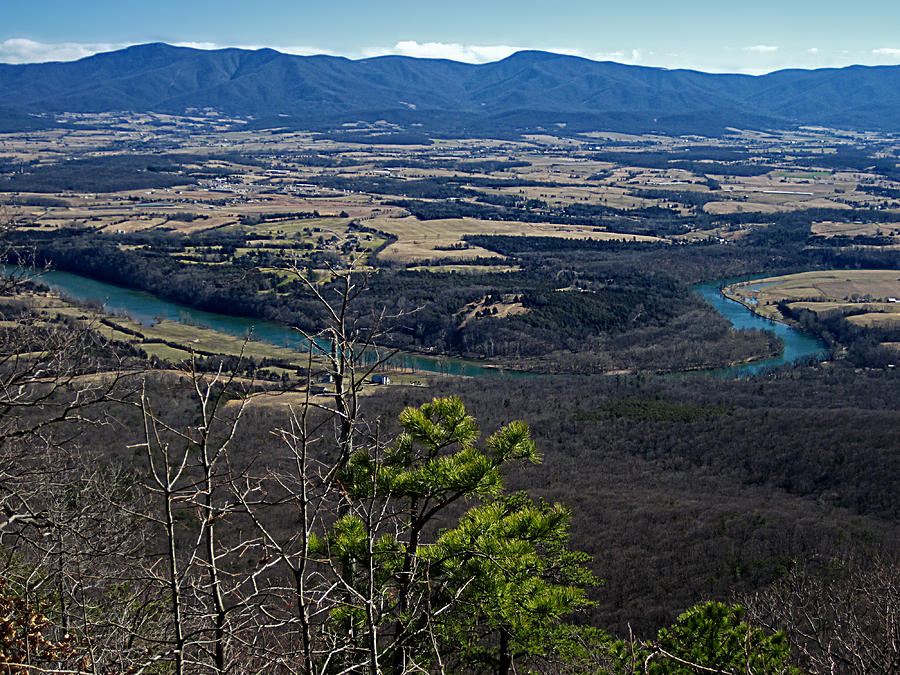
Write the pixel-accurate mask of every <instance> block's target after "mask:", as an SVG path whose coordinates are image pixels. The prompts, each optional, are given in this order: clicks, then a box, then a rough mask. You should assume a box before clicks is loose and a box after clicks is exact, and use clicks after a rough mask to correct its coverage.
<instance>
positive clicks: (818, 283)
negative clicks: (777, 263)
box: [727, 270, 900, 327]
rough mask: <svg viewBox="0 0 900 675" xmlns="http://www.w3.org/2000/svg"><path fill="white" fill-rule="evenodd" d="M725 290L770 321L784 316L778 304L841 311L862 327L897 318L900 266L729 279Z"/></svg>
mask: <svg viewBox="0 0 900 675" xmlns="http://www.w3.org/2000/svg"><path fill="white" fill-rule="evenodd" d="M727 293H728V294H729V296H730V297H732V298H734V299H736V300H738V301H740V302H742V303H744V304H745V305H747V306H748V307H751V308H752V309H753V310H754V311H756V312H757V313H759V314H761V315H763V316H766V317H768V318H771V319H775V320H783V319H784V316H783V315H782V313H781V311H779V309H778V305H779V303H784V304H786V305H787V306H788V307H790V308H791V309H795V310H799V309H803V310H808V311H810V312H813V313H815V314H817V315H822V316H829V315H835V314H837V315H841V316H846V318H847V320H848V321H850V322H851V323H853V324H856V325H858V326H862V327H873V326H889V325H893V324H896V323H898V322H900V270H839V271H817V272H804V273H800V274H791V275H787V276H779V277H769V278H765V279H757V280H754V281H751V282H744V283H738V284H734V285H732V286H730V287H729V288H728V289H727Z"/></svg>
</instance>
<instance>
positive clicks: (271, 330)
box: [4, 266, 826, 378]
mask: <svg viewBox="0 0 900 675" xmlns="http://www.w3.org/2000/svg"><path fill="white" fill-rule="evenodd" d="M5 267H6V266H4V268H5ZM40 276H41V281H43V282H44V283H45V284H47V285H48V286H50V287H51V288H53V289H54V290H56V291H58V292H59V293H60V294H62V295H64V296H67V297H70V298H73V299H75V300H80V301H95V302H98V303H101V304H102V306H103V310H104V311H105V312H107V313H109V314H118V315H122V316H127V317H129V318H130V319H132V320H134V321H137V322H139V323H141V324H142V325H152V324H153V323H156V322H157V321H159V320H160V319H165V320H169V321H178V322H181V323H188V324H193V325H197V326H203V327H206V328H211V329H213V330H216V331H219V332H221V333H225V334H227V335H233V336H237V337H244V336H246V335H247V333H248V332H249V331H250V329H251V328H252V329H253V338H254V339H255V340H258V341H260V342H265V343H268V344H273V345H277V346H279V347H289V348H292V349H298V350H303V349H305V348H306V347H307V345H308V344H309V343H308V342H307V340H306V338H304V337H303V336H302V335H300V334H299V333H298V332H297V331H295V330H294V329H292V328H289V327H288V326H284V325H282V324H278V323H274V322H272V321H264V320H262V319H249V318H246V317H239V316H230V315H227V314H215V313H213V312H204V311H203V310H199V309H193V308H190V307H185V306H184V305H178V304H176V303H174V302H169V301H167V300H162V299H161V298H158V297H156V296H155V295H152V294H150V293H147V292H145V291H136V290H133V289H130V288H123V287H120V286H114V285H112V284H107V283H104V282H101V281H95V280H93V279H88V278H87V277H82V276H79V275H77V274H71V273H69V272H59V271H50V272H42V273H41V275H40ZM746 280H747V279H746V278H743V279H725V280H721V281H711V282H707V283H703V284H698V285H696V286H694V287H693V288H694V291H696V292H697V293H699V294H700V295H701V296H703V298H704V299H705V300H706V301H707V302H709V303H710V304H711V305H712V306H713V307H714V308H715V309H716V310H717V311H718V312H719V313H720V314H722V315H723V316H724V317H725V318H727V319H728V320H729V321H730V322H731V323H732V325H733V326H734V327H735V328H761V329H765V330H771V331H773V332H774V333H775V334H776V335H778V337H780V338H781V339H782V340H783V341H784V345H785V348H784V352H782V354H781V355H780V356H777V357H775V358H771V359H766V360H765V361H758V362H755V363H748V364H741V365H737V366H733V367H731V368H719V369H715V370H703V371H692V373H688V374H702V375H708V376H713V377H725V378H730V377H745V376H748V375H753V374H756V373H759V372H761V371H764V370H767V369H769V368H774V367H777V366H781V365H785V364H788V363H793V362H795V361H799V360H804V359H822V358H824V355H825V353H826V351H825V345H824V344H822V343H821V342H820V341H819V340H816V339H815V338H813V337H811V336H809V335H806V334H804V333H801V332H799V331H797V330H795V329H793V328H791V327H790V326H787V325H785V324H782V323H777V322H775V321H771V320H769V319H765V318H763V317H760V316H758V315H756V314H754V313H753V312H751V311H750V310H749V309H747V308H746V307H744V305H742V304H740V303H739V302H735V301H734V300H730V299H728V298H726V297H725V296H724V295H722V294H721V293H720V292H719V289H720V288H722V287H723V286H725V285H728V284H730V283H734V282H736V281H746ZM390 364H391V365H392V366H397V367H401V368H409V369H412V370H418V371H424V372H431V373H443V374H447V375H464V376H468V377H484V376H496V375H512V376H530V375H531V374H529V373H520V372H515V371H504V370H502V369H500V368H496V367H492V366H484V365H480V364H478V363H474V362H471V361H464V360H461V359H452V358H444V357H437V356H423V355H417V354H407V353H401V354H396V355H394V356H393V357H391V361H390Z"/></svg>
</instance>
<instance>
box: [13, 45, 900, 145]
mask: <svg viewBox="0 0 900 675" xmlns="http://www.w3.org/2000/svg"><path fill="white" fill-rule="evenodd" d="M0 91H2V92H3V96H4V101H3V107H4V109H6V110H8V111H10V112H11V113H16V114H19V115H22V114H32V115H33V114H45V115H53V114H59V113H63V112H82V113H96V112H108V111H118V110H132V111H137V112H160V113H183V112H186V111H188V110H192V109H194V110H196V109H204V108H213V109H216V110H219V111H221V112H223V113H225V114H230V115H237V116H242V117H248V118H257V119H259V118H264V117H274V116H278V115H288V116H290V117H291V118H292V119H294V120H296V121H297V123H299V122H301V121H302V120H303V119H308V120H323V119H354V117H355V116H358V115H360V114H363V116H364V117H365V115H366V114H368V111H377V112H381V113H385V114H386V115H387V117H388V118H392V117H393V118H399V117H402V116H403V115H401V114H400V113H403V112H404V111H410V110H412V111H417V112H418V115H419V116H420V117H421V118H422V122H421V123H422V124H423V125H424V126H426V127H428V126H429V121H430V120H431V119H432V118H434V117H435V116H436V115H438V114H439V113H444V114H445V113H451V114H458V115H461V116H463V117H472V118H473V119H480V120H482V121H484V120H487V119H490V118H492V117H498V116H499V117H502V116H509V115H510V114H515V113H519V112H522V111H536V112H537V113H539V114H537V116H536V117H535V124H536V125H539V124H548V123H553V122H549V121H548V120H552V119H553V117H554V115H557V116H560V115H561V116H562V117H560V119H559V120H558V122H557V123H556V124H566V117H567V116H568V117H577V116H579V115H580V116H583V117H584V116H586V117H591V116H593V117H595V118H596V119H597V120H598V122H601V121H602V120H603V119H609V120H612V119H613V118H615V117H616V116H622V115H626V116H627V115H629V114H631V115H635V116H636V118H635V119H641V120H656V122H652V121H648V122H647V123H646V125H648V128H647V130H648V131H649V130H652V129H651V128H649V127H652V126H653V125H654V124H657V125H662V126H665V124H666V120H671V119H674V118H679V119H682V118H686V119H687V120H688V121H689V118H690V117H691V116H692V115H693V116H697V117H698V119H700V118H704V119H706V120H707V121H708V122H710V123H711V124H712V126H727V125H732V126H743V125H745V124H747V122H748V121H751V122H752V120H754V119H755V120H757V121H758V122H762V124H763V126H765V125H766V124H771V125H773V126H779V125H780V126H784V127H790V126H798V125H823V126H835V127H843V128H851V129H878V130H884V131H900V112H898V111H900V66H848V67H846V68H823V69H818V70H802V69H785V70H779V71H775V72H772V73H768V74H766V75H744V74H729V73H704V72H702V71H697V70H689V69H666V68H658V67H650V66H633V65H627V64H621V63H616V62H613V61H592V60H590V59H586V58H583V57H578V56H570V55H565V54H555V53H551V52H541V51H536V50H525V51H521V52H516V53H514V54H512V55H510V56H508V57H506V58H504V59H501V60H499V61H494V62H491V63H484V64H468V63H461V62H457V61H451V60H447V59H419V58H414V57H408V56H397V55H388V56H378V57H371V58H366V59H360V60H351V59H348V58H345V57H341V56H329V55H317V56H296V55H291V54H283V53H281V52H278V51H276V50H273V49H268V48H266V49H259V50H246V49H238V48H226V49H220V50H199V49H193V48H189V47H176V46H172V45H167V44H165V43H149V44H145V45H135V46H131V47H127V48H125V49H121V50H118V51H114V52H105V53H101V54H95V55H93V56H89V57H86V58H84V59H80V60H78V61H71V62H48V63H40V64H24V65H10V64H0ZM407 117H408V116H407ZM660 120H663V121H662V122H660ZM520 126H521V125H520ZM526 126H527V125H526ZM626 126H627V125H626Z"/></svg>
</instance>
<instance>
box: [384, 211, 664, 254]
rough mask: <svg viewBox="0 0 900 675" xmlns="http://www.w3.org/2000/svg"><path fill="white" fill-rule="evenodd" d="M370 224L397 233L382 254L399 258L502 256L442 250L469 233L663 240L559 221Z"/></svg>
mask: <svg viewBox="0 0 900 675" xmlns="http://www.w3.org/2000/svg"><path fill="white" fill-rule="evenodd" d="M366 224H367V225H369V226H370V227H374V228H377V229H379V230H382V231H384V232H388V233H390V234H394V235H396V236H397V237H398V241H397V242H395V243H394V244H392V245H390V246H388V247H387V248H386V249H385V250H384V252H383V253H381V257H383V258H385V259H387V260H396V261H399V262H413V261H416V260H427V259H436V258H438V259H443V260H471V259H472V258H477V257H488V258H499V257H502V256H500V255H499V254H498V253H494V252H493V251H488V250H487V249H484V248H480V247H478V246H470V247H469V248H465V249H451V250H442V249H443V248H444V247H450V246H453V245H455V244H458V243H462V237H463V236H465V235H467V234H494V235H522V236H532V237H562V238H565V239H597V240H611V239H616V240H622V241H661V240H660V239H659V238H658V237H648V236H643V235H631V234H618V233H614V232H605V231H603V230H598V229H596V228H591V227H582V226H571V225H556V224H551V223H519V222H515V221H498V220H478V219H475V218H453V219H445V220H419V219H417V218H415V217H413V216H407V217H405V218H382V217H376V218H374V219H373V220H372V221H370V222H369V223H366Z"/></svg>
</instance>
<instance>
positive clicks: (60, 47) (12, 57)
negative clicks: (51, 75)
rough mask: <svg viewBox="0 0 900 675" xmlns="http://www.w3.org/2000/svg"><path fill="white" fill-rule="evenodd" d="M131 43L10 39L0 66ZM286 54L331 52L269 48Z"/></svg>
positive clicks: (210, 45)
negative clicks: (52, 41)
mask: <svg viewBox="0 0 900 675" xmlns="http://www.w3.org/2000/svg"><path fill="white" fill-rule="evenodd" d="M172 44H173V45H174V46H176V47H190V48H191V49H225V48H226V47H236V48H238V49H262V48H263V47H264V46H270V45H220V44H216V43H215V42H174V43H172ZM128 46H130V43H116V42H96V43H89V42H55V43H50V42H37V41H36V40H29V39H28V38H9V39H8V40H4V41H3V42H0V63H44V62H46V61H77V60H78V59H83V58H85V57H86V56H93V55H94V54H99V53H100V52H111V51H115V50H117V49H124V48H125V47H128ZM270 47H271V49H275V50H277V51H279V52H283V53H285V54H297V55H299V56H310V55H313V54H330V55H334V52H332V51H329V50H327V49H320V48H318V47H314V46H311V45H290V46H287V47H280V46H270Z"/></svg>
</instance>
